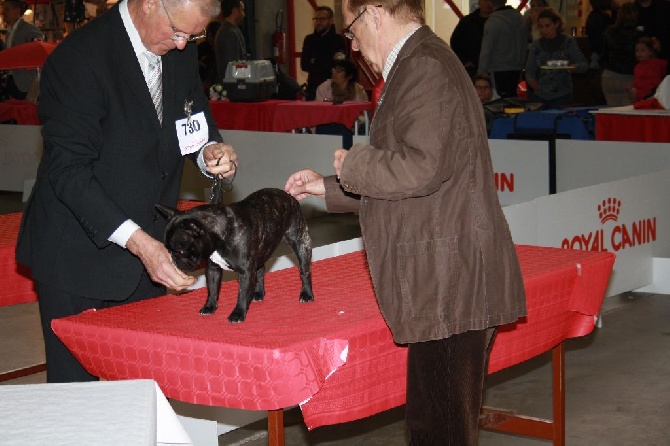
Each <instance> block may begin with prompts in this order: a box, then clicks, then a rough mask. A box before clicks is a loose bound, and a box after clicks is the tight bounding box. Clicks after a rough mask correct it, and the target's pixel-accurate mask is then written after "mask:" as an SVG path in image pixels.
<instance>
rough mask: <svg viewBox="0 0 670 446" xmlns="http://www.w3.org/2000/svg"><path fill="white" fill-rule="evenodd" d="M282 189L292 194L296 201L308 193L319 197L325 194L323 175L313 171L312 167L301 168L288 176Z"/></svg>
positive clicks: (307, 195) (305, 196)
mask: <svg viewBox="0 0 670 446" xmlns="http://www.w3.org/2000/svg"><path fill="white" fill-rule="evenodd" d="M284 190H285V191H286V192H288V193H289V194H291V195H293V196H294V197H295V198H296V200H298V201H300V200H302V199H303V198H307V197H309V196H310V195H314V196H316V197H319V198H324V197H325V196H326V188H325V186H324V184H323V175H321V174H320V173H316V172H314V171H313V170H312V169H303V170H300V171H298V172H296V173H294V174H293V175H291V176H290V177H288V180H287V181H286V186H284Z"/></svg>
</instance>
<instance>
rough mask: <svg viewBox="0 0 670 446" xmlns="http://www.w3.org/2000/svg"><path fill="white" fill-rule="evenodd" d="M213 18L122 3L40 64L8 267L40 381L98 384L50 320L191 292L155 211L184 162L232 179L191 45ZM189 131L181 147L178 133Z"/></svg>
mask: <svg viewBox="0 0 670 446" xmlns="http://www.w3.org/2000/svg"><path fill="white" fill-rule="evenodd" d="M218 12H219V2H218V0H122V1H120V2H119V3H117V4H116V5H114V6H113V7H112V8H111V9H110V10H109V11H108V12H106V13H105V14H103V15H101V16H100V17H97V18H96V19H95V20H92V21H91V22H90V23H88V24H87V25H86V26H82V27H81V28H77V29H75V30H74V31H73V32H72V33H71V34H70V35H68V37H67V38H66V39H64V40H63V41H62V42H61V43H60V44H58V47H57V48H56V49H55V50H54V51H53V53H51V55H50V56H49V58H48V59H47V61H46V64H45V65H44V69H43V72H42V80H41V94H40V103H39V107H38V111H39V117H40V120H41V122H42V137H43V139H44V151H43V154H42V159H41V161H40V164H39V167H38V170H37V180H36V182H35V186H34V188H33V191H32V194H31V196H30V199H29V201H28V204H27V207H26V210H25V212H24V213H23V219H22V221H21V227H20V230H19V235H18V242H17V246H16V259H17V261H18V263H21V264H23V265H26V266H28V267H29V268H31V272H32V278H33V280H34V281H35V289H36V291H37V297H38V303H39V309H40V317H41V322H42V331H43V334H44V343H45V350H46V364H47V365H46V367H47V382H50V383H53V382H73V381H91V380H94V379H97V378H95V377H93V376H91V375H90V374H89V373H88V372H87V371H86V370H85V369H84V368H83V367H82V366H81V365H80V364H79V362H78V361H77V360H76V359H75V358H74V356H72V354H71V353H70V351H69V350H68V349H67V347H65V345H63V344H62V343H61V342H60V340H59V339H58V338H57V337H56V335H55V334H54V333H53V331H52V330H51V321H52V320H53V319H56V318H61V317H65V316H70V315H74V314H78V313H81V312H82V311H86V310H90V309H102V308H107V307H112V306H116V305H120V304H124V303H130V302H136V301H139V300H143V299H148V298H151V297H155V296H160V295H163V294H165V290H166V287H167V288H170V289H173V290H184V289H185V288H187V287H189V286H191V285H193V283H194V282H195V278H194V277H191V276H189V275H187V274H185V273H183V272H182V271H180V270H178V269H177V268H176V267H175V266H174V264H173V263H172V258H171V256H170V253H169V252H168V251H167V249H166V248H165V246H164V245H163V243H162V240H163V234H164V232H165V227H166V221H165V219H164V218H162V217H160V216H159V215H158V213H157V211H156V208H155V205H156V204H162V205H165V206H170V207H176V205H177V197H178V194H179V188H180V180H181V175H182V171H183V169H184V157H185V156H188V157H189V158H191V160H192V161H194V162H196V163H197V164H198V166H199V167H200V169H201V171H202V172H203V173H206V175H208V176H210V177H211V176H213V175H219V174H221V175H224V176H229V175H232V174H233V173H234V172H235V160H236V155H235V152H234V151H233V148H232V147H231V146H230V145H226V144H223V143H221V135H220V134H219V131H218V129H217V127H216V123H215V122H214V120H213V119H212V115H211V112H210V110H209V103H208V101H207V98H206V97H205V95H204V93H203V90H202V85H201V83H200V78H199V76H198V62H197V61H198V57H197V48H196V45H195V44H194V43H189V42H191V41H195V39H196V38H197V37H198V36H199V35H201V34H202V33H203V30H204V28H205V26H206V25H207V23H208V22H209V21H210V19H211V18H212V17H213V16H215V15H216V14H218ZM110 36H113V38H110ZM187 121H188V122H190V123H192V124H193V125H192V126H190V129H191V132H189V135H190V138H186V137H185V136H184V132H183V130H182V131H181V132H178V130H181V129H183V128H185V127H186V126H187ZM196 123H197V126H196V125H195V124H196Z"/></svg>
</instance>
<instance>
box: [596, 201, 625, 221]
mask: <svg viewBox="0 0 670 446" xmlns="http://www.w3.org/2000/svg"><path fill="white" fill-rule="evenodd" d="M620 213H621V200H619V199H618V198H614V197H609V198H606V199H604V200H603V202H602V203H601V204H599V205H598V217H599V218H600V223H602V224H605V222H606V221H608V220H612V221H614V222H617V221H619V214H620Z"/></svg>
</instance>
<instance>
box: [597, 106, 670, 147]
mask: <svg viewBox="0 0 670 446" xmlns="http://www.w3.org/2000/svg"><path fill="white" fill-rule="evenodd" d="M622 108H624V107H616V108H615V109H607V108H605V109H601V110H598V112H596V113H594V114H595V116H596V140H597V141H637V142H670V111H667V110H664V111H660V110H633V109H632V106H630V107H629V108H630V110H626V111H619V110H621V109H622Z"/></svg>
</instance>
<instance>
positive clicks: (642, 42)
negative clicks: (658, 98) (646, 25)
mask: <svg viewBox="0 0 670 446" xmlns="http://www.w3.org/2000/svg"><path fill="white" fill-rule="evenodd" d="M635 57H636V58H637V65H635V70H634V72H633V85H632V88H631V94H632V95H633V96H634V97H635V100H636V101H641V100H643V99H646V98H648V97H649V96H650V95H652V94H653V93H654V92H655V91H656V87H658V86H659V84H660V83H661V81H663V78H665V76H666V73H667V71H668V61H667V60H665V59H659V58H657V57H656V49H655V48H654V41H653V40H652V38H651V37H647V36H644V37H640V38H639V39H637V43H636V44H635Z"/></svg>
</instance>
